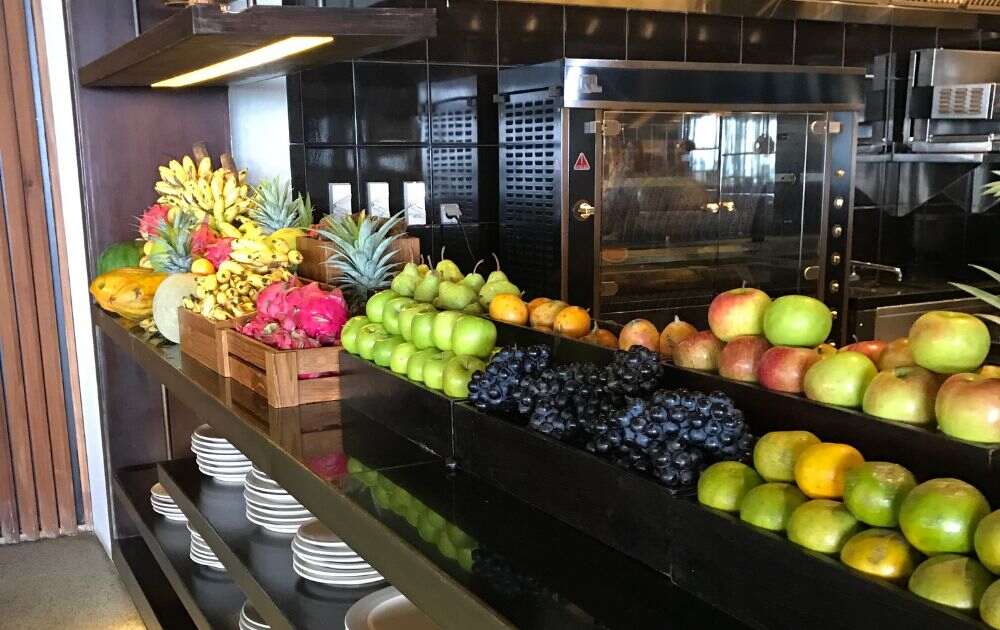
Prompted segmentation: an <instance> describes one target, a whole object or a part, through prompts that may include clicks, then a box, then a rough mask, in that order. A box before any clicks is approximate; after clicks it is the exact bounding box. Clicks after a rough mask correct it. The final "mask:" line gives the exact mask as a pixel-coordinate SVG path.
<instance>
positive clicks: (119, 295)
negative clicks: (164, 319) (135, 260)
mask: <svg viewBox="0 0 1000 630" xmlns="http://www.w3.org/2000/svg"><path fill="white" fill-rule="evenodd" d="M166 278H167V274H165V273H159V272H156V271H152V270H151V269H144V268H141V267H121V268H119V269H115V270H113V271H109V272H107V273H103V274H101V275H99V276H97V277H96V278H94V280H93V282H91V283H90V294H91V295H93V296H94V299H95V300H97V304H98V305H99V306H100V307H101V308H103V309H104V310H106V311H111V312H113V313H115V314H117V315H120V316H121V317H124V318H125V319H130V320H135V321H138V320H141V319H145V318H147V317H149V316H150V315H152V313H153V297H154V296H155V295H156V290H157V289H158V288H159V286H160V283H162V282H163V281H164V280H166Z"/></svg>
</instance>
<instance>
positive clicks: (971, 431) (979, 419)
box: [918, 368, 1000, 443]
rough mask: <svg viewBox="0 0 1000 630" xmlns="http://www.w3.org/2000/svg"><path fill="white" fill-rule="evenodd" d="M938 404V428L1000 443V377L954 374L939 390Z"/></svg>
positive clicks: (959, 437) (958, 435)
mask: <svg viewBox="0 0 1000 630" xmlns="http://www.w3.org/2000/svg"><path fill="white" fill-rule="evenodd" d="M918 369H919V368H918ZM934 405H935V407H934V408H935V415H936V416H937V422H938V428H939V429H941V432H942V433H944V434H945V435H950V436H952V437H956V438H958V439H960V440H969V441H970V442H981V443H997V442H1000V378H990V377H989V376H984V375H983V374H953V375H952V376H949V377H948V380H946V381H945V382H944V385H942V386H941V389H939V390H938V393H937V399H936V401H935V403H934Z"/></svg>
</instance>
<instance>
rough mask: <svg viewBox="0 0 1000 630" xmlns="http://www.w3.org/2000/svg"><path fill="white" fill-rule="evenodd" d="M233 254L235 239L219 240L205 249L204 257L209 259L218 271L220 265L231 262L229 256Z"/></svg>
mask: <svg viewBox="0 0 1000 630" xmlns="http://www.w3.org/2000/svg"><path fill="white" fill-rule="evenodd" d="M232 252H233V239H231V238H217V239H215V240H214V241H212V243H211V244H209V245H208V246H207V247H206V248H205V252H204V253H203V254H202V256H203V257H204V258H206V259H208V260H209V261H210V262H211V263H212V265H213V266H214V267H215V268H216V269H218V268H219V265H221V264H222V263H224V262H226V261H227V260H229V255H230V254H231V253H232Z"/></svg>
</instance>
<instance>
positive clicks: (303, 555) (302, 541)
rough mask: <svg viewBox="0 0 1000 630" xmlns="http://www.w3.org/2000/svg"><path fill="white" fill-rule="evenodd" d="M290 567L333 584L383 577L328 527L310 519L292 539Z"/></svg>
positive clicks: (375, 581)
mask: <svg viewBox="0 0 1000 630" xmlns="http://www.w3.org/2000/svg"><path fill="white" fill-rule="evenodd" d="M292 567H293V568H294V569H295V572H296V573H297V574H298V575H299V576H300V577H303V578H305V579H307V580H312V581H313V582H319V583H321V584H333V585H335V586H359V587H360V586H372V585H373V584H378V583H380V582H382V581H383V580H385V578H383V577H382V575H381V574H380V573H379V572H378V571H376V570H375V568H374V567H372V565H370V564H368V563H367V562H365V560H364V558H362V557H361V556H359V555H358V554H357V553H355V551H354V550H353V549H351V548H350V547H348V546H347V543H345V542H344V541H342V540H341V539H340V537H339V536H337V535H336V534H334V533H333V532H332V531H330V529H329V528H328V527H326V526H325V525H323V524H322V523H320V522H319V521H316V520H313V521H309V522H308V523H306V524H304V525H303V526H302V527H300V528H299V531H298V532H297V533H296V534H295V538H293V539H292Z"/></svg>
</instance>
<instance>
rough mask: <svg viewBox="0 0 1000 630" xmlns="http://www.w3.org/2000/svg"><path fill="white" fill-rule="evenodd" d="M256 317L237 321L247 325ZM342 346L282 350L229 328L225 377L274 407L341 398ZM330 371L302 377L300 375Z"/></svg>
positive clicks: (224, 347)
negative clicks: (258, 395) (305, 377)
mask: <svg viewBox="0 0 1000 630" xmlns="http://www.w3.org/2000/svg"><path fill="white" fill-rule="evenodd" d="M250 317H252V316H246V317H241V318H238V319H236V320H234V322H236V323H239V324H243V323H244V322H246V321H247V320H249V318H250ZM342 350H343V348H342V347H341V346H327V347H322V348H305V349H302V350H278V349H277V348H272V347H271V346H268V345H266V344H263V343H261V342H259V341H257V340H256V339H253V338H251V337H248V336H246V335H244V334H243V333H241V332H239V331H237V330H235V327H234V328H229V329H227V330H224V331H223V333H222V354H223V356H224V363H223V372H222V374H223V376H227V377H229V378H232V379H234V380H235V381H237V382H239V383H240V384H241V385H243V386H245V387H247V388H249V389H252V390H253V391H255V392H257V393H258V394H260V395H261V396H262V397H264V398H266V399H267V404H268V405H270V406H271V407H295V406H297V405H305V404H308V403H315V402H326V401H331V400H340V353H341V352H342ZM309 373H330V374H329V375H327V376H322V377H320V378H311V379H303V380H300V379H299V375H300V374H309Z"/></svg>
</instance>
